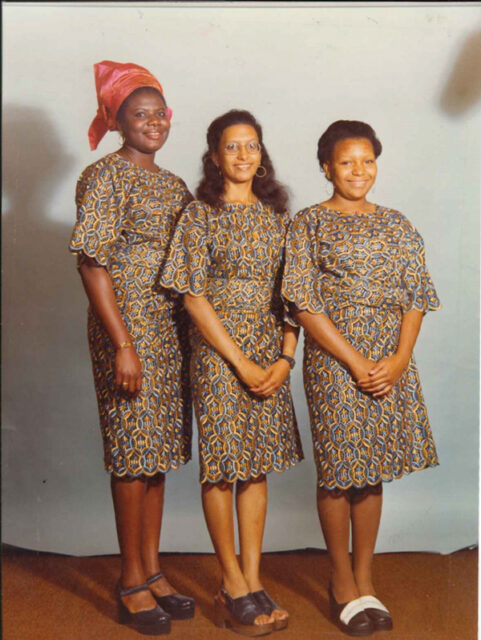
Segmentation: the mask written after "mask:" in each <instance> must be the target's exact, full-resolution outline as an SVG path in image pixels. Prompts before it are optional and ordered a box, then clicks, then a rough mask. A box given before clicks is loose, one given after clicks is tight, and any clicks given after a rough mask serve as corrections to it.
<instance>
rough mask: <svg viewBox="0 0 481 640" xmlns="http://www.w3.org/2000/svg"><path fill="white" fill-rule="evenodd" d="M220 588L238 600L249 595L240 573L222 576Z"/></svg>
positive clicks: (247, 586)
mask: <svg viewBox="0 0 481 640" xmlns="http://www.w3.org/2000/svg"><path fill="white" fill-rule="evenodd" d="M222 586H223V588H224V589H225V590H226V591H227V593H228V594H229V595H230V596H231V597H232V598H239V597H240V596H245V595H246V594H247V593H249V591H250V589H249V585H248V584H247V582H246V580H245V578H244V576H243V575H242V573H239V574H230V575H228V574H225V573H224V574H223V576H222Z"/></svg>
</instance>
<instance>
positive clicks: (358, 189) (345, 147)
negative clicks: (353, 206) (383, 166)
mask: <svg viewBox="0 0 481 640" xmlns="http://www.w3.org/2000/svg"><path fill="white" fill-rule="evenodd" d="M322 168H323V169H324V173H325V174H326V177H327V178H328V180H330V181H331V182H332V184H333V186H334V194H335V195H336V196H340V197H341V198H344V199H345V200H350V201H356V200H364V199H365V197H366V195H367V193H368V192H369V190H370V189H371V187H372V186H373V184H374V182H375V180H376V175H377V165H376V156H375V155H374V149H373V146H372V144H371V141H370V140H368V139H367V138H345V139H344V140H339V141H338V142H336V144H335V146H334V149H333V152H332V156H331V159H330V160H329V162H326V163H325V164H323V167H322Z"/></svg>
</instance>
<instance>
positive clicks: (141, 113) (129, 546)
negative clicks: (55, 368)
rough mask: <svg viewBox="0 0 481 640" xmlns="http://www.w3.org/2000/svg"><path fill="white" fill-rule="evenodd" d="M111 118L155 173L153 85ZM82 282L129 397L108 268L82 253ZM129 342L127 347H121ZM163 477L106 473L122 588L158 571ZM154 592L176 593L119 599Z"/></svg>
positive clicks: (137, 372)
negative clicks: (113, 514) (126, 477)
mask: <svg viewBox="0 0 481 640" xmlns="http://www.w3.org/2000/svg"><path fill="white" fill-rule="evenodd" d="M121 111H122V115H121V117H120V119H119V120H118V121H117V127H118V130H119V131H120V132H121V134H122V135H123V137H124V144H123V145H122V147H121V148H120V149H119V150H118V151H117V152H116V153H117V154H118V155H120V156H122V157H123V158H125V159H127V160H129V161H130V162H132V163H133V164H136V165H138V166H140V167H142V168H143V169H147V170H148V171H152V172H157V171H158V170H159V168H158V167H157V165H156V164H155V162H154V160H155V154H156V152H157V151H158V150H159V149H160V148H161V147H162V146H163V144H164V142H165V141H166V139H167V136H168V134H169V129H170V121H169V119H168V117H167V108H166V104H165V101H164V99H163V98H162V96H161V95H160V93H159V92H157V91H155V90H154V89H142V90H141V91H138V92H135V93H133V94H131V95H130V96H129V97H128V98H127V100H126V101H125V102H124V105H123V107H122V110H121ZM79 270H80V275H81V278H82V282H83V285H84V288H85V291H86V293H87V296H88V298H89V302H90V306H91V308H92V310H93V312H94V313H95V314H96V315H97V317H98V318H99V319H100V321H101V322H102V324H103V326H104V327H105V330H106V331H107V333H108V335H109V337H110V340H111V341H112V344H113V345H114V346H115V348H116V355H115V383H116V385H117V388H118V390H119V392H120V393H124V394H127V395H128V396H129V397H135V396H136V395H137V394H138V393H139V391H140V389H141V386H142V363H141V361H140V358H139V356H138V355H137V353H136V350H135V347H134V346H133V341H132V339H131V337H130V335H129V332H128V330H127V327H126V325H125V323H124V321H123V319H122V315H121V313H120V311H119V308H118V306H117V302H116V297H115V292H114V289H113V286H112V281H111V279H110V275H109V273H108V270H107V269H106V268H105V267H103V266H101V265H99V264H98V263H97V262H95V260H93V259H92V258H88V257H86V256H82V257H81V260H80V265H79ZM123 343H130V346H121V345H122V344H123ZM164 487H165V475H164V474H161V473H159V474H156V475H155V476H153V477H146V476H143V477H141V478H137V479H130V480H126V479H122V478H119V477H116V476H114V475H112V476H111V489H112V498H113V502H114V510H115V520H116V525H117V535H118V539H119V546H120V553H121V576H120V584H121V586H122V587H123V588H127V587H133V586H137V585H140V584H144V583H145V580H146V578H147V577H149V576H151V575H154V574H155V573H158V572H160V566H159V558H158V549H159V539H160V530H161V524H162V511H163V503H164ZM151 592H153V593H155V594H156V595H158V596H163V595H168V594H171V593H176V590H175V589H174V588H173V587H172V586H171V585H170V584H169V583H168V581H167V580H166V579H165V578H162V579H160V580H157V581H156V582H154V583H153V584H152V585H150V591H141V592H139V593H136V594H134V595H131V596H127V597H124V598H123V602H124V604H125V605H126V606H127V607H128V609H129V610H130V611H132V612H137V611H142V610H148V609H152V608H154V607H155V606H156V602H155V600H154V598H153V596H152V593H151Z"/></svg>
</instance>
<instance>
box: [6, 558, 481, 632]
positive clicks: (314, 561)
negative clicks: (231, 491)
mask: <svg viewBox="0 0 481 640" xmlns="http://www.w3.org/2000/svg"><path fill="white" fill-rule="evenodd" d="M477 557H478V556H477V550H471V551H469V550H464V551H458V552H456V553H453V554H451V555H448V556H441V555H438V554H430V553H392V554H383V555H378V556H376V559H375V565H374V571H375V573H374V576H375V582H376V585H377V591H378V595H379V596H380V597H381V598H382V599H383V600H384V601H385V604H386V605H387V606H388V607H389V608H390V610H391V613H392V615H393V619H394V630H393V631H391V632H388V633H383V634H379V633H378V634H375V635H376V636H377V637H379V636H380V637H382V638H383V640H475V638H476V637H477ZM161 562H162V567H163V569H164V571H165V572H166V573H167V575H168V576H169V578H170V580H171V582H172V583H173V584H174V585H175V586H176V588H178V589H179V591H181V592H183V593H186V594H189V595H192V596H194V597H195V599H196V601H197V610H196V615H195V618H194V619H193V620H188V621H185V622H174V623H173V628H172V632H171V634H170V636H169V637H170V638H172V640H191V639H192V640H204V639H208V640H221V639H224V640H228V639H229V638H235V637H237V638H238V637H240V636H238V635H234V634H233V633H232V632H231V631H228V630H224V629H218V628H217V627H215V626H214V624H213V622H212V615H213V606H212V596H213V594H214V592H215V590H216V588H217V587H218V577H219V574H218V570H217V564H216V560H215V558H214V556H213V555H208V554H205V555H204V554H165V555H162V556H161ZM262 569H263V578H264V586H265V587H266V589H267V590H268V591H269V592H270V594H271V595H272V597H274V598H275V599H276V600H277V601H278V602H280V603H281V604H282V605H283V606H284V607H286V608H287V609H288V610H289V612H290V614H291V620H290V624H289V628H288V629H286V630H285V631H282V632H280V633H276V634H274V636H275V637H278V638H279V640H311V639H312V640H314V639H315V640H322V639H326V640H327V639H332V640H334V639H336V638H339V639H342V638H346V637H347V636H345V635H344V634H342V633H341V632H340V631H339V630H338V629H337V628H336V626H335V625H333V624H332V623H331V622H330V621H329V619H328V600H327V581H328V562H327V556H326V554H325V552H323V551H317V550H306V551H299V552H286V553H269V554H265V555H264V556H263V561H262ZM118 572H119V557H118V556H102V557H90V558H74V557H69V556H59V555H52V554H37V553H34V552H25V551H20V550H16V549H14V548H12V547H7V548H6V549H5V550H4V555H3V603H2V604H3V635H2V637H3V640H20V639H21V640H87V639H88V640H91V639H95V640H97V639H103V638H115V639H116V640H117V639H118V640H123V639H127V638H131V639H132V640H135V638H141V637H142V636H141V635H140V634H138V633H137V632H135V631H133V630H131V629H129V628H126V627H122V626H120V625H118V624H117V622H116V605H115V600H114V597H113V591H114V586H115V583H116V580H117V577H118Z"/></svg>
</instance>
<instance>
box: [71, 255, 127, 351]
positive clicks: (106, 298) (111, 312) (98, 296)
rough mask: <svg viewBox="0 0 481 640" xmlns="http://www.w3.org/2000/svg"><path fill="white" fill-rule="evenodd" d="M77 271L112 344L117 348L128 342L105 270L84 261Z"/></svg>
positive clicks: (110, 282) (125, 329)
mask: <svg viewBox="0 0 481 640" xmlns="http://www.w3.org/2000/svg"><path fill="white" fill-rule="evenodd" d="M79 271H80V276H81V278H82V282H83V285H84V289H85V292H86V293H87V296H88V299H89V302H90V305H91V307H92V309H93V310H94V312H95V314H96V315H97V316H98V318H99V319H100V320H101V322H102V324H103V325H104V327H105V330H106V331H107V333H108V334H109V337H110V339H111V340H112V343H113V344H114V345H115V346H116V347H119V346H120V345H121V344H122V343H124V342H128V341H130V335H129V332H128V331H127V328H126V326H125V324H124V321H123V320H122V316H121V315H120V311H119V308H118V306H117V301H116V299H115V293H114V290H113V287H112V281H111V280H110V276H109V274H108V271H107V269H105V268H104V267H101V266H98V265H93V264H92V261H84V262H83V263H82V264H81V265H80V267H79Z"/></svg>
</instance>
